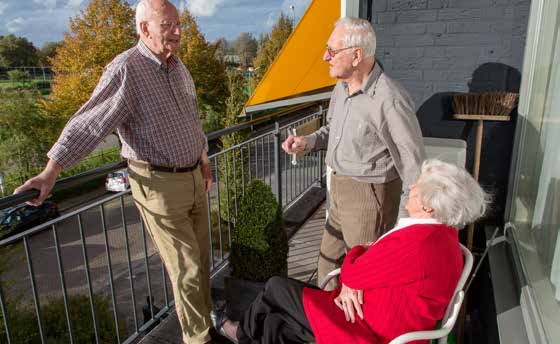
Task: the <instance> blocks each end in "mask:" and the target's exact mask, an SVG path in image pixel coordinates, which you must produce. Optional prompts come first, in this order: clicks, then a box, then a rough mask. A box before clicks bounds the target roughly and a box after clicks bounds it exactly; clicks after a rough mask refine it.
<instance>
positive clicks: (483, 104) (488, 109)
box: [453, 92, 519, 116]
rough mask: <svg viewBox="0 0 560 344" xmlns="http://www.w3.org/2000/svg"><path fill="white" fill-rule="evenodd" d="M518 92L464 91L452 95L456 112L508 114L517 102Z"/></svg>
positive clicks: (493, 114) (491, 114)
mask: <svg viewBox="0 0 560 344" xmlns="http://www.w3.org/2000/svg"><path fill="white" fill-rule="evenodd" d="M518 96H519V94H517V93H510V92H483V93H465V94H456V95H454V96H453V111H454V112H455V113H456V114H465V115H466V114H475V115H490V116H508V115H509V114H510V113H511V110H513V108H514V107H515V105H516V103H517V98H518Z"/></svg>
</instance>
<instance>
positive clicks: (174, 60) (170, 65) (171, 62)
mask: <svg viewBox="0 0 560 344" xmlns="http://www.w3.org/2000/svg"><path fill="white" fill-rule="evenodd" d="M136 46H137V47H138V51H139V52H140V54H142V55H143V56H145V57H147V58H148V59H150V60H152V61H153V62H155V63H156V64H157V65H158V66H159V67H160V68H161V69H163V70H169V71H172V70H173V69H175V67H177V65H178V64H179V58H178V57H177V56H175V55H171V56H170V57H169V58H168V59H167V64H165V63H163V62H161V60H160V59H158V57H157V56H156V55H155V54H154V53H153V52H152V51H151V50H150V48H148V46H147V45H146V43H144V42H142V40H138V44H137V45H136Z"/></svg>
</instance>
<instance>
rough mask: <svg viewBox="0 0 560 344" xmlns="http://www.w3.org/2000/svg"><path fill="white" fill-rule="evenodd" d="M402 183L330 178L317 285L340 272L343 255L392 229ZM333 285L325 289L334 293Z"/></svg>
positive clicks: (336, 176) (396, 180) (396, 214)
mask: <svg viewBox="0 0 560 344" xmlns="http://www.w3.org/2000/svg"><path fill="white" fill-rule="evenodd" d="M401 191H402V182H401V180H400V179H399V178H397V179H395V180H392V181H390V182H388V183H385V184H370V183H362V182H359V181H356V180H355V179H353V178H352V177H347V176H340V175H337V174H336V172H333V173H332V174H331V181H330V191H329V197H330V205H329V216H328V218H327V222H326V223H325V230H324V231H323V240H322V241H321V252H320V254H319V262H318V271H317V278H318V280H317V282H318V283H320V282H321V281H322V280H323V278H324V277H325V276H326V275H327V274H328V273H329V272H330V271H332V270H334V269H336V268H339V267H340V266H341V265H342V261H343V260H344V257H345V255H346V251H347V250H349V249H350V248H352V247H354V246H356V245H365V244H367V243H370V242H372V241H375V240H376V239H377V238H379V237H380V236H381V235H383V234H384V233H385V232H387V231H388V230H390V229H391V228H393V227H394V225H395V223H396V221H397V217H398V214H399V204H400V197H401ZM336 285H337V284H336V282H334V281H333V282H331V283H329V285H328V287H327V289H335V288H336Z"/></svg>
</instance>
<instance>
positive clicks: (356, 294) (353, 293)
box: [334, 283, 364, 323]
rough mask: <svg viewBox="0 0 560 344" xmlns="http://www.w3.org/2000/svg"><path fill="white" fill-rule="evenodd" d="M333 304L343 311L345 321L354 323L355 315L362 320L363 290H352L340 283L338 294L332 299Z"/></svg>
mask: <svg viewBox="0 0 560 344" xmlns="http://www.w3.org/2000/svg"><path fill="white" fill-rule="evenodd" d="M334 303H335V304H336V305H337V306H338V308H340V309H342V310H343V311H344V317H345V318H346V321H351V322H352V323H354V322H356V316H355V314H357V315H358V316H359V317H360V319H362V320H363V319H364V313H363V312H362V304H363V303H364V291H363V290H356V289H352V288H350V287H347V286H346V285H345V284H344V283H342V288H341V289H340V294H338V296H337V297H336V298H335V299H334Z"/></svg>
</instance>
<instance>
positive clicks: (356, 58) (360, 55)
mask: <svg viewBox="0 0 560 344" xmlns="http://www.w3.org/2000/svg"><path fill="white" fill-rule="evenodd" d="M353 54H354V55H353V56H352V66H354V67H357V66H358V65H359V64H360V63H362V61H363V60H364V51H363V50H362V48H357V49H356V50H354V52H353Z"/></svg>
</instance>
